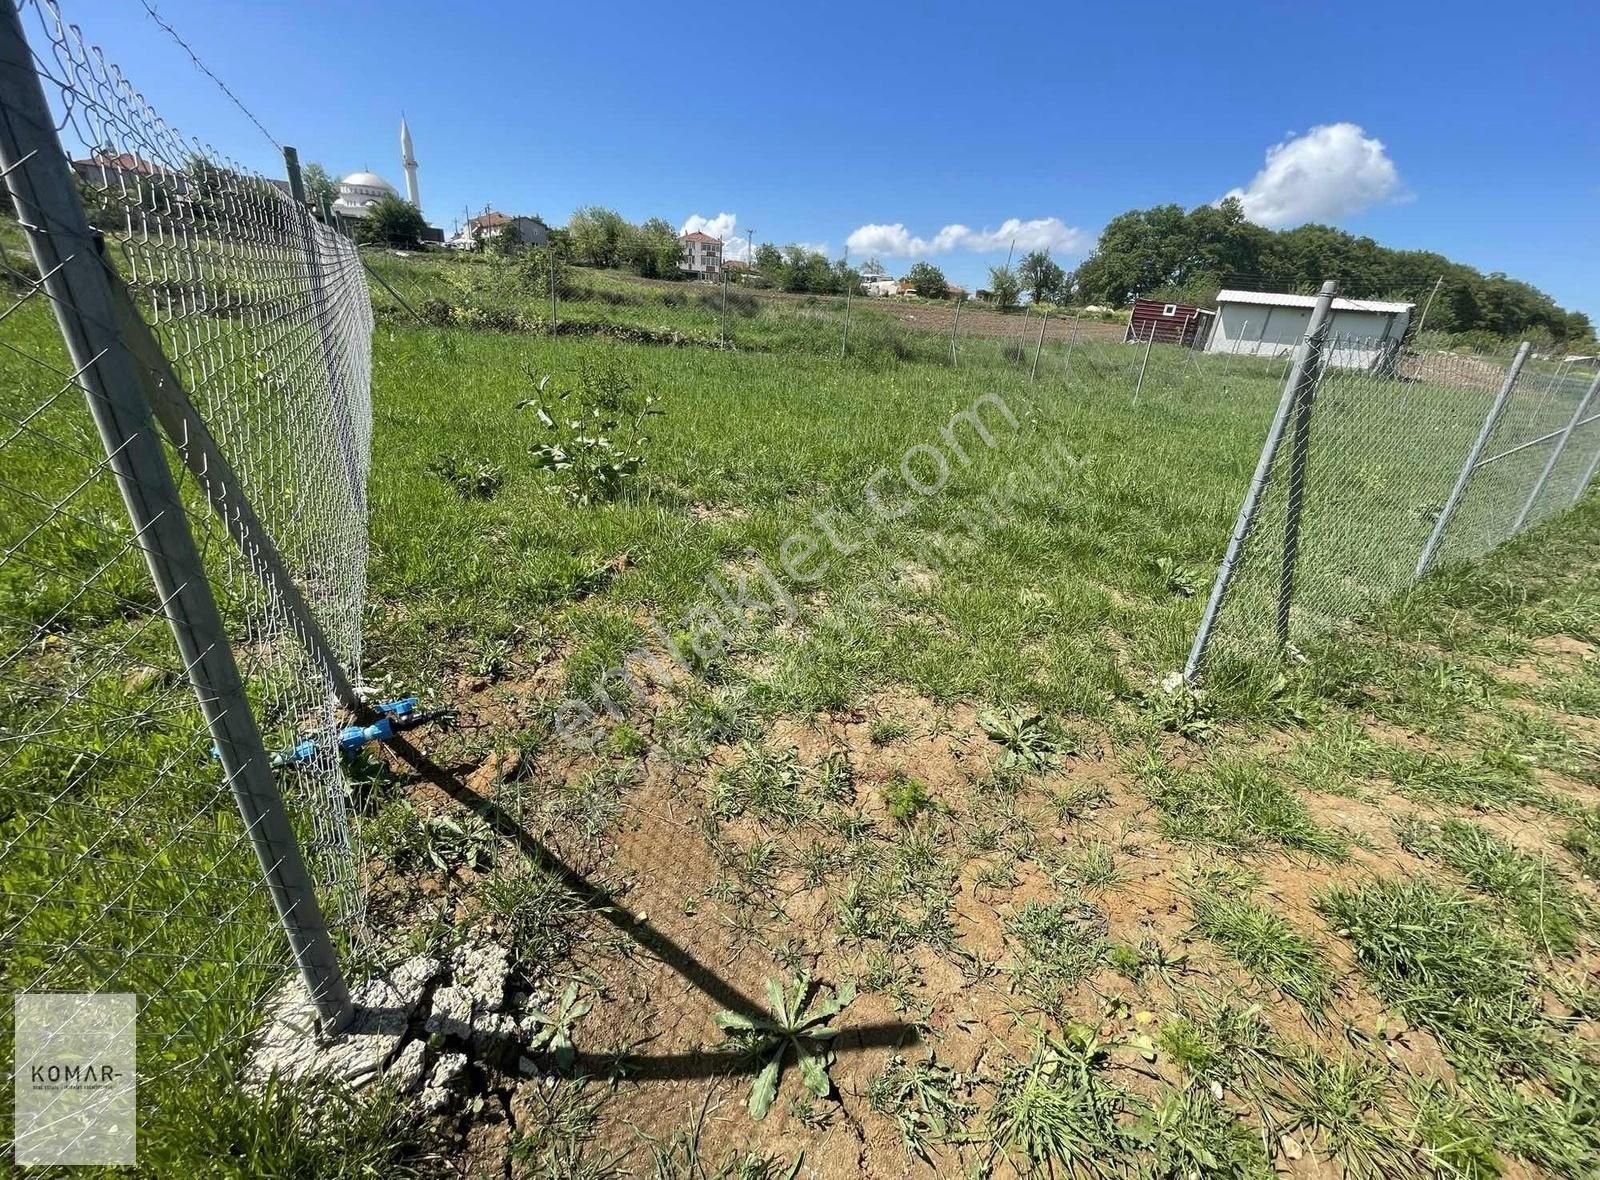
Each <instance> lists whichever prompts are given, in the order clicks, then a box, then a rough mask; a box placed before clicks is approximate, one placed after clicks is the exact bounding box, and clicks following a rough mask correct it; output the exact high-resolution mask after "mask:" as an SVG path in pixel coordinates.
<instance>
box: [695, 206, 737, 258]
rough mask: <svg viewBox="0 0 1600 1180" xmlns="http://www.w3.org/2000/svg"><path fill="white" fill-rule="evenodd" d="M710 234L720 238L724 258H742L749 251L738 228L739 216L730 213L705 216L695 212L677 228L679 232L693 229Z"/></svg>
mask: <svg viewBox="0 0 1600 1180" xmlns="http://www.w3.org/2000/svg"><path fill="white" fill-rule="evenodd" d="M697 230H698V231H699V232H700V233H703V234H710V235H711V236H712V237H714V238H721V239H722V255H723V257H724V258H732V259H738V260H741V261H742V260H743V259H744V256H745V255H746V254H748V253H749V252H750V243H749V241H748V240H747V239H746V238H745V237H744V236H743V235H742V233H741V231H740V229H739V218H738V217H737V216H736V215H735V214H732V213H718V214H717V215H716V216H715V217H706V216H703V215H702V214H699V213H696V214H694V215H692V216H691V217H690V218H689V220H687V221H685V222H684V223H683V226H682V228H680V229H679V230H678V232H679V233H680V234H692V233H694V232H695V231H697Z"/></svg>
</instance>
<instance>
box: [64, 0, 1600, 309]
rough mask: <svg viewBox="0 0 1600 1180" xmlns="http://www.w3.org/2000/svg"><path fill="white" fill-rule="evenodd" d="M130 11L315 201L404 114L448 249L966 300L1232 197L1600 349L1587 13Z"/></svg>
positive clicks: (1458, 7) (97, 37)
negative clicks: (1517, 281) (470, 229)
mask: <svg viewBox="0 0 1600 1180" xmlns="http://www.w3.org/2000/svg"><path fill="white" fill-rule="evenodd" d="M152 3H153V4H154V5H155V7H156V8H157V11H159V12H160V14H161V15H162V17H163V18H164V19H166V20H168V21H169V22H170V23H172V24H173V26H174V27H175V28H177V29H178V30H179V32H181V33H182V34H183V35H184V36H185V37H186V38H187V39H188V40H189V41H190V43H191V44H192V45H193V46H194V48H195V49H196V51H197V52H198V53H199V55H200V56H201V57H202V58H203V59H204V60H205V61H206V63H207V64H208V65H209V66H210V67H211V68H212V69H213V70H214V71H215V72H216V73H217V74H218V75H219V76H221V77H222V78H223V79H224V80H225V81H227V83H228V84H229V86H230V87H231V88H232V89H233V90H234V91H235V92H236V93H237V94H238V95H239V96H240V98H241V99H242V100H243V101H244V102H245V104H246V105H247V106H249V107H250V109H251V110H252V111H253V112H254V113H255V114H256V115H257V116H258V117H259V118H260V119H261V121H262V122H263V123H264V124H265V125H266V126H267V127H268V128H269V129H271V131H272V133H273V135H274V136H276V138H277V139H278V140H280V141H281V142H284V143H290V144H293V145H295V146H296V147H298V148H299V150H300V153H301V157H302V159H305V160H316V161H320V162H321V163H323V164H324V165H326V166H327V167H328V169H329V170H330V171H332V172H334V173H339V174H342V173H345V172H350V171H354V170H356V169H360V168H368V167H370V168H371V169H372V170H374V171H377V172H379V173H380V174H382V175H384V176H386V177H388V178H389V179H390V180H391V181H393V182H394V183H396V184H399V183H400V181H401V175H400V167H399V162H398V156H399V149H398V142H397V140H398V133H397V127H398V122H399V116H400V113H401V111H402V110H404V112H405V114H406V116H407V118H408V120H409V122H410V124H411V128H412V132H413V135H414V137H415V141H416V153H417V158H418V160H419V162H420V178H421V193H422V200H423V206H424V209H425V211H426V213H427V214H428V216H429V218H430V219H431V220H432V221H434V222H435V223H436V224H441V225H443V226H444V227H445V229H446V230H447V231H448V230H449V229H450V227H451V225H452V223H453V221H454V220H455V219H457V218H459V217H460V216H461V215H462V211H463V209H465V208H470V209H471V210H473V211H474V212H477V211H479V210H481V209H482V207H483V206H484V205H485V204H486V203H487V204H489V205H491V206H493V207H495V208H498V209H502V210H504V211H507V212H525V213H539V214H542V215H543V216H544V217H545V218H546V219H547V220H549V221H551V222H552V223H561V222H563V221H565V219H566V217H567V216H568V214H569V213H570V212H571V211H572V209H573V208H574V207H576V206H577V205H580V204H588V203H596V204H602V205H609V206H612V207H614V208H616V209H618V210H619V211H621V212H622V213H623V214H624V215H625V216H627V217H629V218H632V219H635V220H641V219H643V218H645V217H649V216H660V217H664V218H666V219H668V220H670V221H671V222H673V224H674V225H679V226H681V225H684V224H685V223H686V222H687V221H688V220H689V219H690V218H691V217H695V216H698V217H700V218H704V219H708V220H710V219H715V218H717V217H718V215H721V214H727V215H731V217H732V219H733V229H734V232H736V233H739V234H741V235H742V234H743V232H744V230H745V229H746V228H747V227H753V228H754V229H755V231H756V240H757V241H758V242H761V241H778V242H790V241H798V242H805V243H811V244H815V245H818V246H824V247H826V248H827V249H828V251H829V252H830V253H831V254H832V255H834V256H838V254H840V253H841V252H842V251H843V250H844V248H845V246H846V244H847V243H849V242H851V241H852V234H854V235H855V237H854V239H853V240H854V242H855V245H856V249H854V250H852V255H851V256H852V258H854V259H858V260H859V259H862V258H863V256H864V255H863V251H864V250H865V249H866V248H867V247H868V246H871V247H875V248H876V249H875V252H876V253H877V254H878V255H879V257H881V258H882V260H883V261H884V262H885V264H887V265H888V266H889V268H890V270H891V272H892V273H900V272H902V271H903V270H904V268H905V267H907V266H909V265H910V264H911V263H912V262H913V261H915V259H916V258H917V257H924V256H925V257H930V258H932V260H933V261H935V262H937V263H938V264H939V265H940V266H941V267H943V268H944V270H945V272H946V274H947V275H948V276H949V277H950V278H951V279H952V280H954V281H956V282H961V283H964V284H966V285H968V286H974V285H977V284H978V283H979V282H980V281H981V279H982V276H983V275H984V274H985V273H986V269H987V267H988V266H990V265H991V264H993V263H995V262H997V261H1002V260H1003V259H1004V257H1005V253H1006V247H1005V242H1006V241H1008V240H1009V238H1010V236H1011V232H1012V231H1011V230H1010V229H1008V228H1007V227H1006V223H1007V222H1008V221H1009V220H1013V219H1015V220H1016V221H1017V222H1019V223H1023V224H1022V225H1021V227H1020V229H1018V230H1017V231H1016V232H1017V234H1018V236H1019V238H1020V241H1019V250H1020V248H1021V246H1023V245H1026V244H1030V243H1034V242H1038V243H1051V244H1054V245H1055V247H1056V249H1055V253H1056V254H1057V256H1058V258H1060V259H1061V260H1062V261H1063V262H1066V263H1068V264H1070V263H1071V262H1073V261H1076V260H1077V259H1078V258H1080V257H1081V256H1082V255H1083V254H1084V253H1085V252H1086V251H1087V250H1088V249H1089V248H1090V247H1092V245H1093V243H1094V239H1095V236H1096V235H1097V234H1098V232H1099V230H1100V228H1101V226H1102V225H1104V223H1105V222H1106V220H1107V219H1108V218H1110V217H1112V216H1114V215H1116V214H1117V213H1119V212H1121V211H1123V210H1125V209H1129V208H1135V207H1143V206H1148V205H1152V204H1158V203H1163V202H1169V201H1171V202H1178V203H1180V204H1183V205H1186V206H1190V205H1196V204H1200V203H1203V202H1207V201H1212V200H1215V199H1216V198H1218V197H1220V196H1222V195H1223V194H1225V193H1227V192H1229V191H1231V190H1233V189H1241V190H1243V191H1244V193H1245V195H1246V200H1247V207H1249V208H1251V209H1252V211H1253V213H1254V215H1255V216H1256V217H1257V219H1260V220H1263V221H1264V222H1270V223H1273V224H1293V223H1295V222H1296V221H1298V220H1305V219H1312V220H1321V221H1328V222H1331V223H1333V224H1337V225H1340V226H1342V227H1343V228H1346V229H1348V230H1351V231H1352V232H1356V233H1362V234H1369V235H1371V236H1372V237H1374V238H1376V239H1377V240H1378V241H1380V242H1382V243H1384V244H1386V245H1391V246H1397V247H1409V248H1426V249H1432V250H1438V251H1440V252H1442V253H1444V254H1447V255H1450V256H1451V257H1453V258H1457V259H1459V260H1461V261H1464V262H1467V263H1470V264H1472V265H1474V266H1477V267H1479V268H1480V269H1482V270H1485V271H1493V270H1502V271H1505V272H1507V273H1508V274H1511V275H1513V276H1514V277H1517V278H1522V279H1526V280H1528V281H1530V282H1533V283H1535V284H1536V285H1538V286H1540V287H1542V288H1544V289H1545V290H1547V291H1548V292H1550V293H1551V294H1552V295H1553V296H1554V297H1555V298H1556V300H1557V301H1558V302H1560V303H1562V304H1563V305H1565V306H1567V307H1574V308H1578V309H1581V310H1584V311H1587V312H1588V313H1589V314H1590V315H1591V317H1593V318H1595V319H1596V320H1597V321H1600V221H1597V218H1596V212H1597V206H1600V118H1597V117H1596V100H1595V93H1594V77H1595V61H1596V50H1597V49H1600V35H1597V34H1600V5H1596V4H1595V3H1594V2H1593V0H1587V2H1580V0H1570V2H1566V0H1557V2H1552V3H1540V4H1533V5H1510V4H1506V3H1503V2H1500V3H1484V2H1481V0H1462V2H1459V3H1453V4H1433V3H1412V2H1408V3H1395V2H1394V0H1387V2H1385V3H1347V4H1342V5H1331V4H1306V3H1288V2H1285V3H1262V2H1247V0H1236V2H1235V3H1233V4H1231V5H1223V6H1218V5H1198V6H1170V5H1157V6H1149V5H1082V6H1065V5H1040V6H1036V7H1032V8H1018V7H1015V6H1006V7H1004V8H1002V9H992V8H989V7H988V6H985V5H976V4H965V5H955V4H943V3H928V4H915V5H913V4H905V3H899V4H883V5H869V4H863V3H855V4H828V3H812V4H805V5H784V6H776V5H774V6H762V5H740V6H727V7H725V8H719V7H716V6H703V7H700V8H697V9H693V10H681V9H673V8H671V7H669V6H664V5H660V4H651V5H646V4H634V3H628V2H621V0H608V2H606V3H599V4H552V5H538V6H528V7H527V8H526V9H524V8H523V7H522V6H518V5H509V6H507V5H500V6H488V7H481V6H466V5H454V4H451V5H446V4H438V3H423V2H421V0H348V2H345V3H334V4H328V3H311V2H310V0H277V2H274V3H267V2H259V3H256V2H252V3H245V2H241V0H152ZM62 5H63V8H64V11H65V13H66V15H67V18H68V19H69V20H74V21H76V22H77V23H79V24H80V25H82V26H83V28H84V30H85V33H86V35H87V36H88V38H89V39H90V40H92V41H95V42H97V43H99V44H100V45H101V46H102V47H104V48H105V49H106V51H107V54H108V56H109V57H110V58H112V59H113V60H115V61H117V62H119V63H120V64H121V65H122V66H123V68H124V70H125V72H126V73H127V74H128V75H129V76H130V77H131V78H132V79H133V81H134V83H135V85H137V86H138V87H139V88H140V89H142V90H143V91H144V93H145V94H146V96H147V97H148V98H149V99H150V100H151V101H152V103H153V104H154V105H155V106H156V108H157V110H159V111H161V112H162V113H163V114H164V115H165V116H166V117H167V119H168V120H169V121H170V122H172V123H174V124H176V125H177V126H178V127H180V128H182V129H183V130H184V131H185V132H186V133H188V134H190V135H193V136H196V137H198V138H201V139H206V140H209V141H211V142H213V143H217V144H219V145H222V146H223V147H224V148H225V149H226V151H227V153H228V154H229V155H232V156H233V157H235V158H236V159H239V160H241V161H242V162H244V163H247V164H250V165H252V166H254V167H257V168H260V169H261V170H262V171H270V172H271V173H272V174H274V175H278V174H281V167H279V166H277V164H276V162H275V160H274V159H273V149H272V147H271V145H270V144H269V143H268V142H267V141H266V140H265V139H263V138H262V136H261V134H260V133H259V132H258V131H256V130H255V128H254V127H252V126H251V125H250V124H249V123H248V122H247V121H246V120H245V119H244V118H243V116H241V115H239V114H238V113H237V112H236V111H234V110H233V109H232V108H231V107H230V106H229V105H228V102H227V100H226V99H225V98H224V97H222V96H221V94H220V93H219V92H218V91H217V90H216V88H215V86H214V85H213V84H212V82H211V81H210V80H209V79H207V78H206V77H204V76H203V75H202V74H200V73H199V72H198V71H197V70H196V69H195V68H194V67H193V66H192V65H191V64H190V63H189V61H188V59H187V57H186V56H184V54H183V53H182V51H181V50H180V49H178V47H177V46H175V45H174V44H173V43H172V42H171V41H170V39H168V38H167V36H166V34H165V33H163V32H162V31H161V30H160V29H159V28H157V27H156V25H155V24H154V22H152V21H151V20H150V18H149V17H148V15H146V13H145V11H144V8H143V6H142V3H141V2H140V0H62ZM1318 128H1321V129H1322V130H1320V131H1316V130H1315V129H1318ZM1278 145H1283V146H1282V147H1281V149H1280V150H1279V152H1278V154H1277V156H1276V158H1275V161H1274V163H1273V165H1272V166H1271V167H1269V166H1268V153H1269V149H1273V148H1274V147H1275V146H1278ZM1264 170H1265V171H1264ZM1028 223H1033V224H1031V225H1030V224H1028ZM697 224H698V223H697ZM713 224H714V225H717V226H718V227H726V226H727V225H728V224H729V223H728V221H726V220H723V221H721V222H713ZM897 227H898V228H897ZM947 227H952V228H948V229H947ZM941 231H945V232H943V233H941ZM891 250H893V251H900V253H891V252H890V251H891Z"/></svg>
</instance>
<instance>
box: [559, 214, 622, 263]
mask: <svg viewBox="0 0 1600 1180" xmlns="http://www.w3.org/2000/svg"><path fill="white" fill-rule="evenodd" d="M627 232H628V223H627V222H626V221H624V220H623V219H622V214H620V213H618V212H617V211H616V210H615V209H606V208H603V207H601V206H599V205H584V206H582V207H581V208H579V209H577V210H576V211H574V212H573V214H572V219H571V220H570V221H569V222H568V223H567V234H568V236H569V237H570V239H571V241H572V255H573V258H574V260H575V261H577V262H581V263H583V264H585V265H587V266H616V265H617V264H618V263H619V262H620V261H621V260H622V250H623V246H624V239H625V238H626V237H627Z"/></svg>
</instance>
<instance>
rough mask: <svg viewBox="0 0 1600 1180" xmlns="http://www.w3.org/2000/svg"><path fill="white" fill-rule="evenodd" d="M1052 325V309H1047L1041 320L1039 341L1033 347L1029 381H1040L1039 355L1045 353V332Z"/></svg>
mask: <svg viewBox="0 0 1600 1180" xmlns="http://www.w3.org/2000/svg"><path fill="white" fill-rule="evenodd" d="M1049 323H1050V309H1049V308H1046V309H1045V312H1044V316H1043V317H1042V318H1041V319H1040V320H1039V339H1038V340H1036V341H1035V342H1034V345H1033V368H1032V369H1030V370H1029V371H1028V380H1029V381H1037V380H1038V379H1039V354H1040V353H1041V352H1043V351H1044V330H1045V327H1046V325H1048V324H1049Z"/></svg>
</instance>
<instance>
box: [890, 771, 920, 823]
mask: <svg viewBox="0 0 1600 1180" xmlns="http://www.w3.org/2000/svg"><path fill="white" fill-rule="evenodd" d="M883 803H884V806H885V807H887V808H888V809H889V815H890V818H892V819H893V820H894V821H895V822H896V823H901V824H909V823H910V822H911V821H912V820H914V819H916V818H917V816H919V815H921V814H922V813H923V812H924V811H926V810H927V809H928V808H929V807H930V806H932V800H931V799H929V798H928V788H927V785H926V784H925V783H923V781H922V780H921V779H919V778H912V777H911V776H910V775H906V774H896V775H895V776H894V777H893V778H891V779H890V780H889V781H888V782H887V783H885V784H884V786H883Z"/></svg>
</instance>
